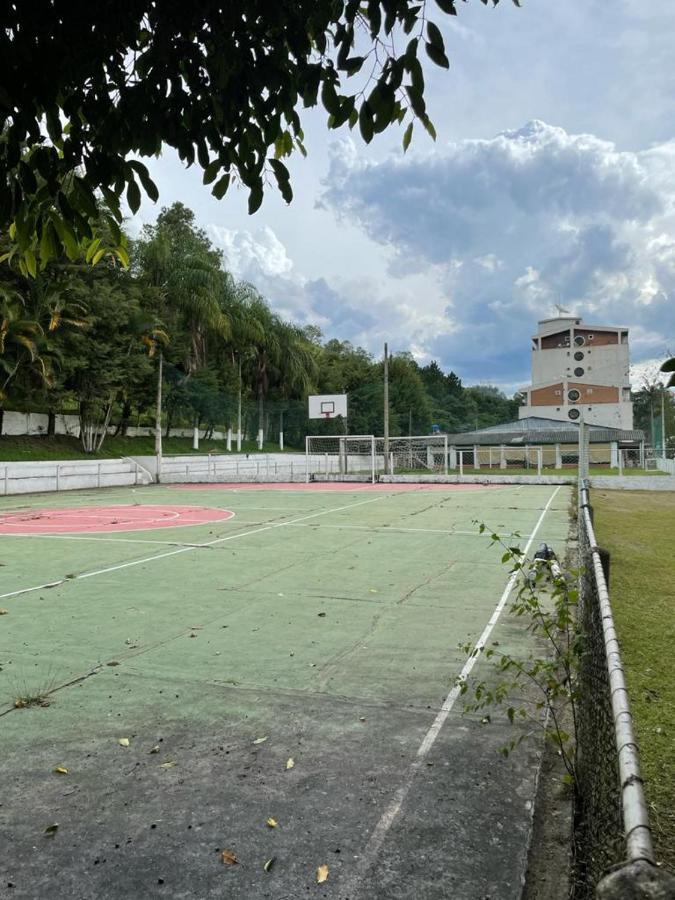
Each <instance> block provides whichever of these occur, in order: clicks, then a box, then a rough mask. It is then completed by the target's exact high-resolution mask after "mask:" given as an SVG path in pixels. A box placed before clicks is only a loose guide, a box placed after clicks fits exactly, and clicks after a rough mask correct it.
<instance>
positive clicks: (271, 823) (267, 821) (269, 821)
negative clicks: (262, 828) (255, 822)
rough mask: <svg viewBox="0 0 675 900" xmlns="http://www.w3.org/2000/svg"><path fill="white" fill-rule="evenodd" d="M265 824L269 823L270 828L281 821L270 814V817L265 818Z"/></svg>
mask: <svg viewBox="0 0 675 900" xmlns="http://www.w3.org/2000/svg"><path fill="white" fill-rule="evenodd" d="M265 824H266V825H269V827H270V828H276V827H277V825H278V824H279V823H278V822H277V820H276V819H273V818H272V816H270V817H269V819H266V820H265Z"/></svg>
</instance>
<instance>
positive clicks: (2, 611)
mask: <svg viewBox="0 0 675 900" xmlns="http://www.w3.org/2000/svg"><path fill="white" fill-rule="evenodd" d="M6 615H9V610H8V609H5V608H4V607H0V616H6Z"/></svg>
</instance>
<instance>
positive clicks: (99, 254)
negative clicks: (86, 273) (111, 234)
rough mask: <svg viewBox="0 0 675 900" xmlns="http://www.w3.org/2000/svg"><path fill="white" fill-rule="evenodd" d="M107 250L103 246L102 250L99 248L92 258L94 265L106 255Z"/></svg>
mask: <svg viewBox="0 0 675 900" xmlns="http://www.w3.org/2000/svg"><path fill="white" fill-rule="evenodd" d="M106 252H107V251H106V248H105V247H101V249H100V250H97V251H96V253H94V255H93V257H92V260H91V264H92V266H97V265H98V264H99V263H100V262H101V260H102V259H103V257H104V256H105V255H106Z"/></svg>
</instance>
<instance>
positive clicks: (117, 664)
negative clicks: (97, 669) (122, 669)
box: [106, 659, 119, 666]
mask: <svg viewBox="0 0 675 900" xmlns="http://www.w3.org/2000/svg"><path fill="white" fill-rule="evenodd" d="M106 666H119V663H118V661H117V660H116V659H111V660H110V662H108V663H106Z"/></svg>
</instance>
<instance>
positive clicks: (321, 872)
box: [316, 866, 328, 884]
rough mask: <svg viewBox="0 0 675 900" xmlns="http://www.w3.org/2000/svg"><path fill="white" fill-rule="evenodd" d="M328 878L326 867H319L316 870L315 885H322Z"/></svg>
mask: <svg viewBox="0 0 675 900" xmlns="http://www.w3.org/2000/svg"><path fill="white" fill-rule="evenodd" d="M327 878H328V866H319V868H318V869H317V870H316V883H317V884H322V883H323V882H324V881H326V880H327Z"/></svg>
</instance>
